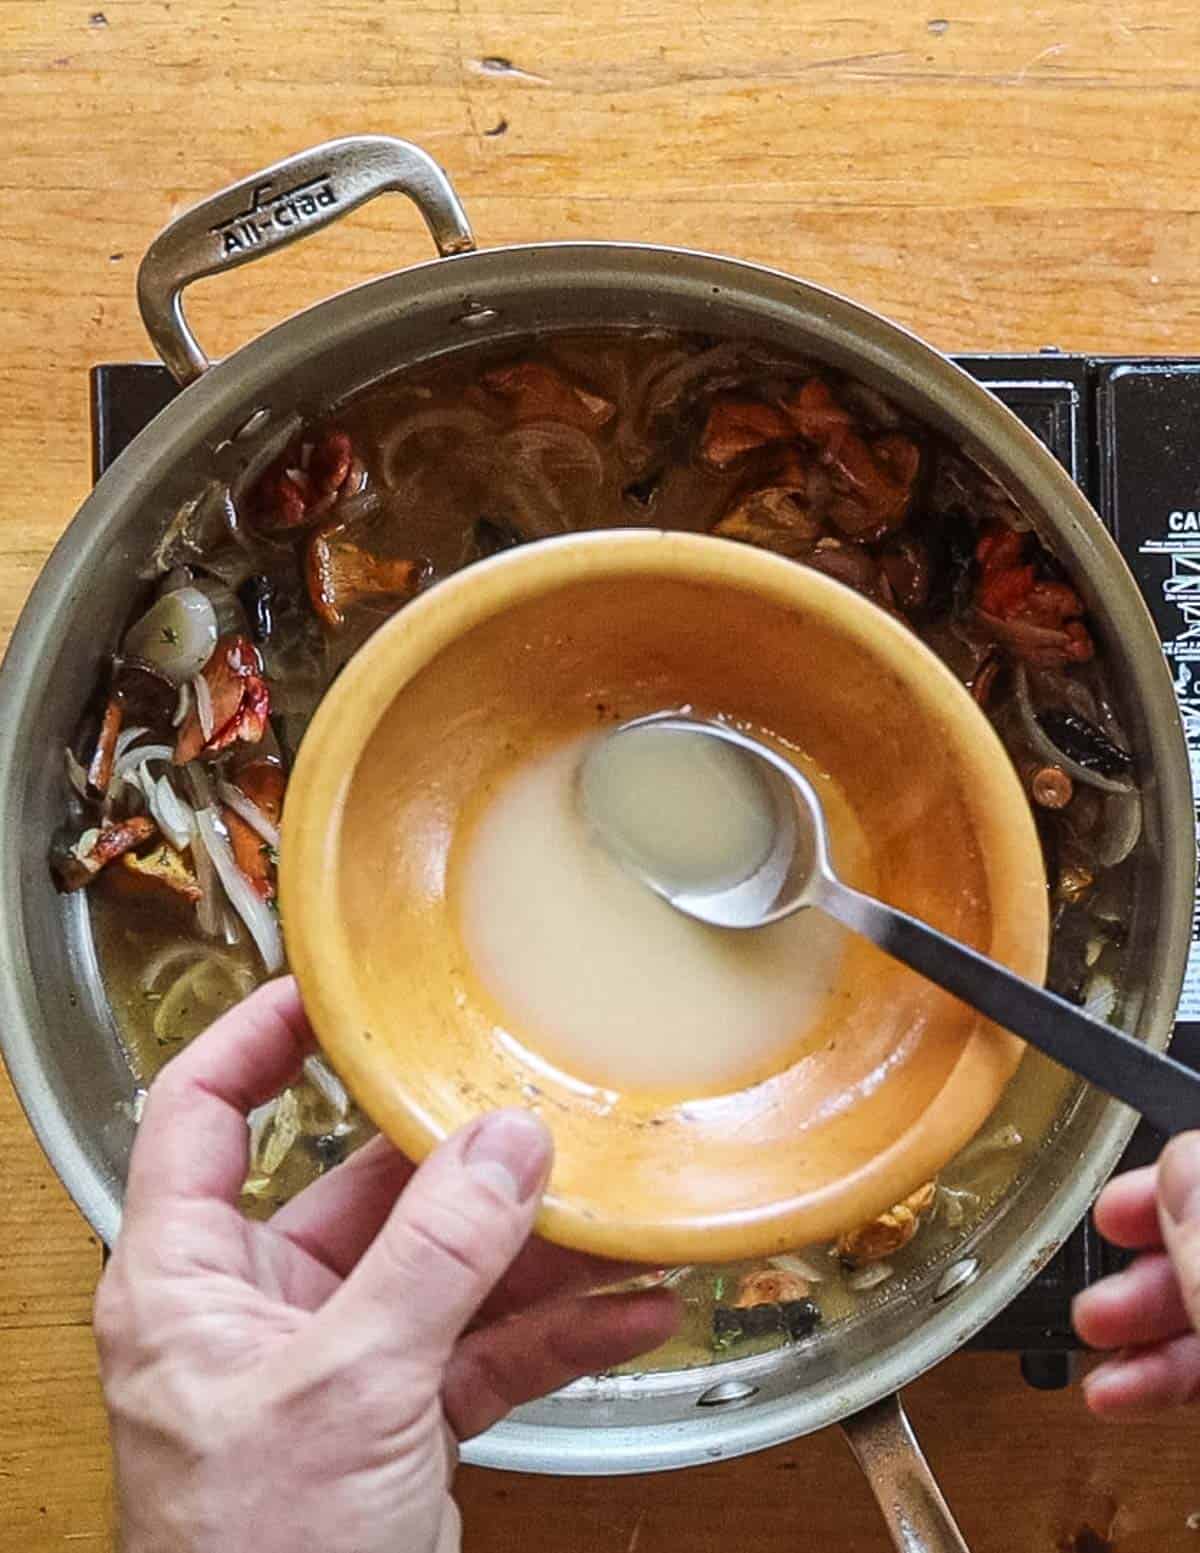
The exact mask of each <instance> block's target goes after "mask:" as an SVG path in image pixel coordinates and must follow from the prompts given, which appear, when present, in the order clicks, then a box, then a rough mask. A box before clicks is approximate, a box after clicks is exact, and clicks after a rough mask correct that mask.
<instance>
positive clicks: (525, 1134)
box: [463, 1111, 554, 1203]
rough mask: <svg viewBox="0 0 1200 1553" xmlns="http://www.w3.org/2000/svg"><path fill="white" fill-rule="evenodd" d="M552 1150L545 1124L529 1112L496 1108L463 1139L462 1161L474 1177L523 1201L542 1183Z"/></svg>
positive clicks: (505, 1194) (507, 1195)
mask: <svg viewBox="0 0 1200 1553" xmlns="http://www.w3.org/2000/svg"><path fill="white" fill-rule="evenodd" d="M553 1149H554V1145H553V1142H552V1140H551V1138H550V1134H549V1132H548V1131H547V1129H546V1126H545V1124H544V1123H543V1122H541V1121H539V1120H538V1118H537V1117H536V1116H534V1115H533V1114H532V1113H531V1112H529V1111H496V1112H495V1113H494V1114H493V1115H491V1116H485V1117H484V1119H483V1120H482V1121H481V1122H480V1124H479V1126H478V1127H477V1128H476V1129H475V1132H474V1133H473V1134H472V1135H471V1137H470V1139H469V1140H468V1141H467V1147H466V1151H465V1153H464V1154H463V1162H464V1164H465V1165H466V1167H467V1169H468V1170H469V1171H470V1172H471V1174H472V1175H473V1176H474V1177H475V1179H476V1180H478V1181H484V1182H486V1183H487V1185H488V1186H490V1187H491V1188H492V1189H493V1190H494V1191H496V1192H499V1193H500V1195H501V1196H502V1197H507V1198H508V1199H509V1200H510V1201H511V1202H515V1203H523V1202H528V1200H529V1199H530V1198H531V1197H532V1196H533V1194H534V1192H536V1191H537V1190H538V1188H539V1187H540V1186H542V1185H543V1184H544V1182H545V1180H546V1177H547V1176H548V1175H549V1173H550V1159H551V1155H552V1153H553Z"/></svg>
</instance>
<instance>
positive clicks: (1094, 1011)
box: [1083, 976, 1117, 1024]
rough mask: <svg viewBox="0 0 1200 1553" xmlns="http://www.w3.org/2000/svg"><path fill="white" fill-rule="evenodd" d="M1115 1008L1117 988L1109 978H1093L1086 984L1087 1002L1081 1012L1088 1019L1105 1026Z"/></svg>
mask: <svg viewBox="0 0 1200 1553" xmlns="http://www.w3.org/2000/svg"><path fill="white" fill-rule="evenodd" d="M1116 1006H1117V987H1116V983H1115V982H1114V981H1113V979H1112V977H1111V976H1093V977H1092V979H1091V981H1090V982H1089V983H1088V989H1087V1002H1086V1003H1085V1004H1084V1005H1083V1011H1084V1013H1085V1014H1087V1016H1088V1017H1089V1018H1090V1019H1098V1020H1099V1021H1100V1022H1101V1024H1107V1023H1108V1021H1109V1020H1110V1019H1111V1018H1112V1011H1113V1009H1114V1008H1115V1007H1116Z"/></svg>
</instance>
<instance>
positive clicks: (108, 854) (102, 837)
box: [54, 814, 158, 892]
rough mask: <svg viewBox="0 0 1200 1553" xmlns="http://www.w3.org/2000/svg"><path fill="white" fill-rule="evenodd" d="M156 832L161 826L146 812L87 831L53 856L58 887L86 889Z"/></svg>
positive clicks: (68, 890) (66, 889)
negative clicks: (104, 869)
mask: <svg viewBox="0 0 1200 1553" xmlns="http://www.w3.org/2000/svg"><path fill="white" fill-rule="evenodd" d="M157 834H158V826H157V825H156V824H155V823H154V821H153V820H152V819H150V818H149V816H148V815H144V814H135V815H133V817H132V818H131V819H128V820H120V821H118V822H115V823H111V824H107V825H100V826H98V827H96V828H95V829H93V830H87V831H84V833H83V835H82V836H80V838H79V840H78V841H77V842H76V843H75V845H74V846H73V847H71V848H70V849H69V850H68V851H66V852H64V853H62V854H61V855H60V856H58V857H56V858H55V859H54V871H55V873H56V874H57V876H58V882H59V887H60V888H61V889H63V890H64V891H67V892H70V891H72V890H81V889H83V887H84V886H85V885H88V884H91V882H92V880H93V879H94V878H95V877H96V876H97V874H99V873H100V871H101V869H103V868H107V867H108V865H109V863H113V862H115V861H116V860H117V858H119V857H124V855H125V854H126V853H127V852H132V851H133V850H134V848H135V847H140V846H144V845H145V844H146V842H147V841H149V840H150V839H151V837H152V836H156V835H157Z"/></svg>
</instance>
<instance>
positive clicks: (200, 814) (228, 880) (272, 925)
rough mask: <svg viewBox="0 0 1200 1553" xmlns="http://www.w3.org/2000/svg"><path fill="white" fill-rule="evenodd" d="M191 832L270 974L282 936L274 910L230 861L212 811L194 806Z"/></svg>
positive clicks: (278, 957) (278, 963) (280, 954)
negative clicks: (208, 859)
mask: <svg viewBox="0 0 1200 1553" xmlns="http://www.w3.org/2000/svg"><path fill="white" fill-rule="evenodd" d="M194 834H195V837H196V839H197V840H198V842H199V844H200V845H201V846H202V847H204V848H205V849H206V850H207V852H208V855H209V857H210V858H211V859H212V863H213V867H214V868H215V869H216V871H217V875H218V877H219V878H220V881H221V884H222V885H223V887H224V889H225V893H226V895H228V897H229V904H230V905H231V906H232V907H233V909H234V911H236V912H237V914H238V916H239V917H241V919H242V921H243V922H244V923H245V924H246V927H247V929H248V931H249V933H250V937H251V938H252V939H253V940H254V945H255V948H256V949H257V950H258V952H259V954H260V955H261V956H262V962H263V965H264V966H265V967H266V969H267V974H268V975H271V976H273V975H274V974H275V972H276V971H277V970H279V968H280V967H281V966H282V964H283V939H282V938H281V936H280V932H279V922H278V920H277V919H276V917H275V913H274V912H273V911H272V910H271V909H270V907H269V906H268V905H267V903H266V902H265V901H264V900H263V899H262V898H261V897H260V896H259V895H258V893H257V891H256V890H255V889H254V886H253V885H252V884H251V883H250V881H249V879H247V878H246V876H245V874H244V873H243V872H242V870H241V869H240V868H239V867H238V865H237V863H236V862H235V861H234V857H233V852H232V851H231V850H230V846H229V840H228V836H227V834H226V831H225V827H224V826H223V825H222V824H221V821H220V819H219V818H218V816H217V814H216V812H215V810H213V809H197V811H196V830H195V833H194Z"/></svg>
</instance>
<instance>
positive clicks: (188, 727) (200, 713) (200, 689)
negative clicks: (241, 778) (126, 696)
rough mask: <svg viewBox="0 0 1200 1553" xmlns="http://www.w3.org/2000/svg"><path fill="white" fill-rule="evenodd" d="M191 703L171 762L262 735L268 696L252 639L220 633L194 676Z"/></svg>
mask: <svg viewBox="0 0 1200 1553" xmlns="http://www.w3.org/2000/svg"><path fill="white" fill-rule="evenodd" d="M193 683H194V685H195V688H196V696H195V697H194V703H199V702H200V701H201V700H202V698H203V696H204V695H205V693H206V695H207V701H206V702H205V704H204V705H200V704H193V706H192V708H191V710H190V711H189V712H188V715H187V716H186V717H185V718H184V720H183V724H182V726H181V727H180V729H179V737H178V739H177V740H176V742H175V757H174V758H175V764H176V765H177V766H182V765H186V764H187V762H188V761H189V760H195V759H196V758H197V757H198V756H200V755H213V754H216V753H217V752H218V751H219V750H223V749H228V748H229V746H230V745H231V744H236V743H237V742H238V741H239V740H240V741H241V742H242V743H244V744H255V743H257V741H258V740H259V739H261V738H262V736H263V730H264V729H265V728H266V725H267V713H268V712H269V710H270V705H271V698H270V693H269V691H268V690H267V682H266V680H265V679H263V677H262V670H261V666H260V664H259V658H258V653H257V651H256V650H255V647H254V643H253V642H252V641H250V639H249V638H248V637H245V636H223V637H222V638H221V640H220V641H219V642H218V643H217V646H216V651H215V652H214V653H213V655H212V657H211V658H210V659H209V660H208V662H207V663H206V664H205V665H204V668H203V669H202V670H201V672H200V674H199V675H197V677H196V680H195V681H193Z"/></svg>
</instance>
